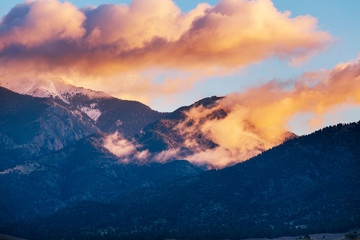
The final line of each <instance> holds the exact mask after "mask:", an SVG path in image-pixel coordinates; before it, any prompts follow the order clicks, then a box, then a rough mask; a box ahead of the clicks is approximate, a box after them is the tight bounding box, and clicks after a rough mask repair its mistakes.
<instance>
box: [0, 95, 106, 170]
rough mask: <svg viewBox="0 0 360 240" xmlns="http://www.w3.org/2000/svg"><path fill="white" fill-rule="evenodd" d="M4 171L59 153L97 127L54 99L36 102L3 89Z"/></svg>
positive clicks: (0, 148) (0, 143) (0, 144)
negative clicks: (42, 156)
mask: <svg viewBox="0 0 360 240" xmlns="http://www.w3.org/2000/svg"><path fill="white" fill-rule="evenodd" d="M0 118H1V120H0V153H1V152H2V153H3V155H2V156H3V160H2V162H1V168H6V167H9V166H11V165H14V164H17V163H19V162H21V161H23V160H26V159H29V158H34V157H37V156H40V155H42V154H46V153H49V152H53V151H57V150H60V149H62V148H64V147H65V146H68V145H69V144H72V143H74V142H76V141H78V140H80V139H82V138H84V137H86V136H89V135H90V134H93V133H96V132H99V131H100V130H99V129H98V127H96V126H95V125H94V123H93V122H92V121H91V119H89V117H88V116H86V115H85V114H83V113H81V112H74V111H73V110H71V109H70V108H68V107H66V104H62V105H61V104H59V103H58V102H55V101H54V100H53V99H51V98H34V97H31V96H25V95H20V94H17V93H14V92H11V91H9V90H6V89H4V88H0Z"/></svg>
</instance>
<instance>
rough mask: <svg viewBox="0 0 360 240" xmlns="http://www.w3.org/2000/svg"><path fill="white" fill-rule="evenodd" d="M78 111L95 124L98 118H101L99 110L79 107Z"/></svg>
mask: <svg viewBox="0 0 360 240" xmlns="http://www.w3.org/2000/svg"><path fill="white" fill-rule="evenodd" d="M80 110H81V111H82V112H83V113H85V114H86V115H88V116H89V118H91V119H92V120H94V121H95V122H96V121H97V120H98V118H99V117H100V116H101V112H100V110H99V109H96V108H89V107H81V108H80Z"/></svg>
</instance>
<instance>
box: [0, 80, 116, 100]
mask: <svg viewBox="0 0 360 240" xmlns="http://www.w3.org/2000/svg"><path fill="white" fill-rule="evenodd" d="M0 86H2V87H5V88H8V89H10V90H11V91H14V92H17V93H20V94H25V95H30V96H33V97H42V98H47V97H54V98H56V97H57V98H59V99H61V100H62V101H64V102H65V103H67V104H70V102H71V99H72V98H73V97H74V96H75V95H78V94H80V95H84V96H87V97H88V98H90V99H96V98H109V97H111V96H110V95H108V94H106V93H104V92H99V91H94V90H90V89H86V88H83V87H76V86H74V85H71V84H69V83H67V82H65V81H63V80H61V79H52V80H44V79H36V80H28V79H23V80H19V81H12V82H0Z"/></svg>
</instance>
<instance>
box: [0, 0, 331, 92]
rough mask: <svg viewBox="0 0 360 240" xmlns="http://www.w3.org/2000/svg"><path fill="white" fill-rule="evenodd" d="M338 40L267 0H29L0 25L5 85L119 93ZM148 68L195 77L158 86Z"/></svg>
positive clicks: (294, 59) (304, 52)
mask: <svg viewBox="0 0 360 240" xmlns="http://www.w3.org/2000/svg"><path fill="white" fill-rule="evenodd" d="M331 42H332V36H331V35H330V34H328V33H326V32H323V31H321V30H319V29H318V26H317V20H316V18H314V17H312V16H308V15H307V16H297V17H291V15H290V12H288V11H286V12H280V11H278V10H277V9H276V8H275V7H274V5H273V3H272V2H271V1H270V0H258V1H244V0H242V1H234V0H223V1H220V2H219V3H218V4H216V5H215V6H210V5H209V4H206V3H204V4H199V5H198V6H197V7H196V8H194V9H193V10H191V11H189V12H187V13H186V12H182V11H181V9H180V8H179V7H178V6H176V5H175V3H174V2H172V1H171V0H163V1H158V0H134V1H132V2H131V3H130V5H129V6H127V5H123V4H118V5H115V4H103V5H100V6H98V7H85V8H82V9H78V8H77V7H76V6H74V5H73V4H71V3H70V2H64V3H62V2H60V1H58V0H48V1H42V0H40V1H26V2H25V3H23V4H18V5H16V6H15V7H14V8H12V9H11V11H10V12H9V13H7V14H6V15H5V16H4V17H3V19H2V21H1V24H0V62H1V68H0V73H1V79H0V82H3V81H5V80H6V81H17V80H18V79H24V78H26V79H29V80H33V81H34V80H35V81H36V79H39V78H53V77H58V78H62V79H64V80H67V81H69V82H71V83H73V84H75V85H80V86H84V87H90V88H94V89H97V90H105V91H107V92H110V93H111V94H113V95H116V96H121V95H126V96H133V97H134V96H135V97H136V96H137V97H140V96H141V95H147V97H148V98H151V97H154V96H153V95H154V94H158V95H166V94H173V93H176V92H179V91H185V90H187V89H189V88H191V87H192V86H193V84H194V83H195V82H197V81H200V80H202V79H201V77H200V76H204V75H206V76H209V75H212V74H213V73H214V72H219V71H229V70H234V69H239V68H242V67H245V66H247V65H249V64H252V63H257V62H261V61H263V60H265V59H268V58H273V57H275V58H280V59H284V60H288V61H289V62H291V63H298V62H301V61H304V60H306V59H307V58H308V57H309V56H311V55H313V54H316V53H317V52H318V51H321V50H324V49H325V48H326V47H327V46H328V45H329V44H331ZM149 69H159V70H160V71H161V70H164V69H165V70H169V69H170V70H175V71H178V72H184V73H192V74H190V76H189V77H187V78H185V80H184V81H182V79H183V78H184V77H183V76H182V77H180V78H175V79H173V78H171V77H169V78H166V79H165V81H164V82H163V83H161V84H159V83H157V84H155V83H153V81H152V79H151V77H149V78H144V77H143V76H142V75H141V73H143V72H144V71H147V70H149ZM20 70H21V71H20ZM194 72H196V73H194ZM181 84H184V85H185V87H183V88H178V89H177V88H174V85H177V86H178V85H181ZM139 86H141V87H139Z"/></svg>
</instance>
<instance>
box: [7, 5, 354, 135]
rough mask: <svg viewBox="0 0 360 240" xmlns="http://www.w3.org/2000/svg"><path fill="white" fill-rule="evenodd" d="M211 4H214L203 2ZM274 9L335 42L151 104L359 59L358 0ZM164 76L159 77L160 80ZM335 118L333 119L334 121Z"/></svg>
mask: <svg viewBox="0 0 360 240" xmlns="http://www.w3.org/2000/svg"><path fill="white" fill-rule="evenodd" d="M22 2H23V1H20V0H13V1H1V3H0V14H1V15H4V14H6V13H7V12H8V11H9V10H10V9H11V7H13V6H14V5H15V4H17V3H22ZM70 2H71V3H73V4H74V5H76V6H78V7H83V6H86V5H94V6H98V5H100V4H104V3H115V4H119V3H125V4H129V2H130V1H129V0H127V1H114V0H108V1H99V0H71V1H70ZM175 2H176V3H177V5H178V6H179V7H180V8H181V9H182V10H183V11H185V12H187V11H189V10H191V9H193V8H194V7H195V6H196V5H197V4H198V3H200V2H203V1H189V0H175ZM206 2H208V3H209V4H211V5H214V4H216V3H217V1H214V0H211V1H206ZM273 3H274V5H275V7H276V8H277V9H278V10H279V11H286V10H289V11H290V12H291V13H292V14H291V16H292V17H295V16H299V15H311V16H313V17H315V18H317V19H318V26H319V28H320V29H321V30H323V31H326V32H328V33H330V34H331V35H332V36H333V37H335V39H336V41H335V42H334V44H333V45H332V46H330V47H329V48H328V49H326V50H325V51H324V52H320V53H318V54H317V55H316V56H314V57H312V58H311V59H309V60H308V61H307V62H305V63H303V64H301V65H296V66H290V65H289V63H288V62H287V61H281V60H278V59H273V58H271V59H267V60H265V61H262V62H260V63H258V64H253V65H250V66H248V67H245V68H244V69H241V70H239V71H237V72H235V73H232V74H230V75H226V76H219V77H209V78H208V79H207V80H206V81H202V82H197V83H196V84H195V86H194V87H193V88H192V89H190V90H188V91H186V92H184V93H180V94H177V95H175V96H173V98H174V99H176V101H175V100H174V101H171V99H170V100H169V99H168V98H164V97H160V98H158V99H154V100H153V101H152V102H151V103H150V105H151V107H152V108H155V109H157V110H160V111H172V110H174V109H176V108H177V107H179V106H182V105H188V104H191V103H193V102H194V101H196V100H198V99H200V98H203V97H207V96H212V95H218V96H221V95H226V94H229V93H232V92H242V91H244V89H247V88H249V87H251V86H256V85H258V84H259V83H265V82H267V81H270V80H273V79H277V80H284V81H285V80H288V79H296V78H297V77H299V76H301V75H302V74H303V73H305V72H309V71H319V70H321V69H332V68H333V67H334V66H335V65H337V64H338V63H340V62H349V61H350V60H354V59H356V58H357V57H358V55H359V52H360V44H359V43H360V31H359V23H360V14H359V10H360V1H357V0H347V1H341V0H316V1H311V0H302V1H291V0H273ZM162 77H163V75H160V76H159V81H161V78H162ZM329 115H331V116H333V117H331V118H329V119H331V120H329V121H327V122H326V124H332V123H334V122H336V121H343V122H348V121H358V120H360V110H359V108H358V107H351V108H350V107H349V108H347V107H343V108H342V110H341V111H336V112H332V113H329ZM334 116H335V118H334ZM301 121H302V120H300V121H298V122H296V121H295V122H294V123H292V125H293V126H292V128H294V129H297V132H298V133H300V134H301V133H306V132H309V131H310V130H309V129H308V128H302V127H301Z"/></svg>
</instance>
